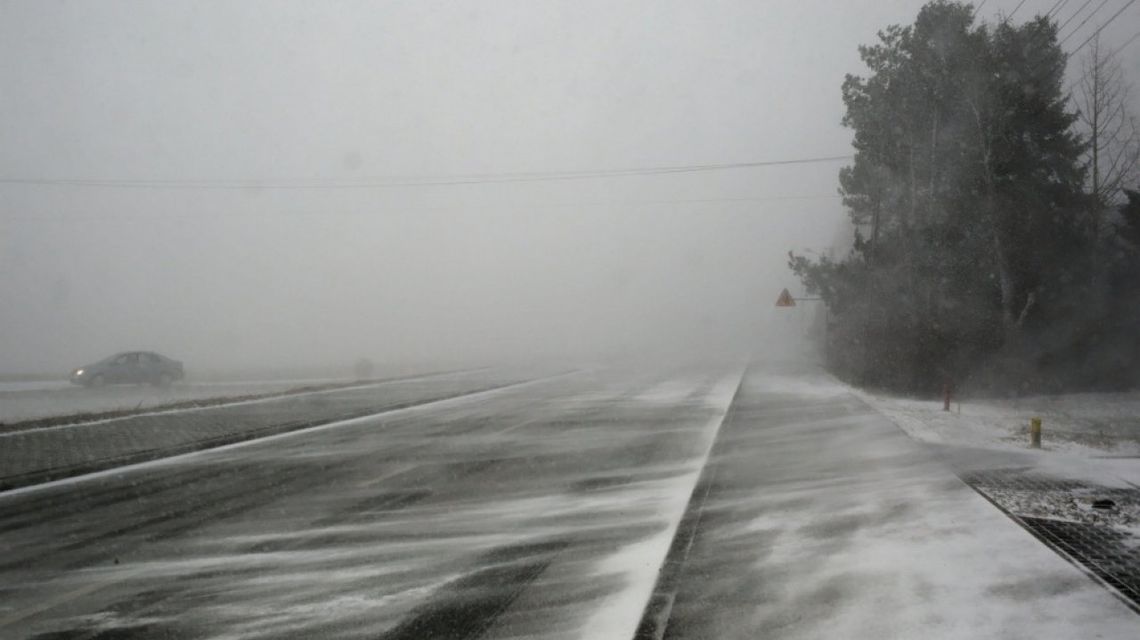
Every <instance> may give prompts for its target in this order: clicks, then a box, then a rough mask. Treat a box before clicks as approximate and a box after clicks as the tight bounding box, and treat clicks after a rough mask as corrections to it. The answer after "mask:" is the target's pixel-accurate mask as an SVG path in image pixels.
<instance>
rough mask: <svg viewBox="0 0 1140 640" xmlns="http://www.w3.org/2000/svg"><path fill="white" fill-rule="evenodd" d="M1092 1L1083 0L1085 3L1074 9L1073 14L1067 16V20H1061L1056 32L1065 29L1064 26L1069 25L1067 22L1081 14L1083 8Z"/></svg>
mask: <svg viewBox="0 0 1140 640" xmlns="http://www.w3.org/2000/svg"><path fill="white" fill-rule="evenodd" d="M1092 3H1093V0H1085V3H1084V4H1082V5H1081V6H1080V8H1079V9H1077V10H1076V11H1074V12H1073V15H1071V16H1069V19H1068V20H1066V21H1064V22H1062V23H1061V26H1059V27H1057V33H1060V32H1061V31H1063V30H1064V29H1065V27H1067V26H1069V23H1070V22H1072V21H1073V19H1074V18H1076V17H1077V16H1079V15H1081V12H1082V11H1084V10H1085V7H1087V6H1089V5H1090V4H1092Z"/></svg>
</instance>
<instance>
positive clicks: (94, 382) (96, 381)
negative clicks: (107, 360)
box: [87, 373, 107, 389]
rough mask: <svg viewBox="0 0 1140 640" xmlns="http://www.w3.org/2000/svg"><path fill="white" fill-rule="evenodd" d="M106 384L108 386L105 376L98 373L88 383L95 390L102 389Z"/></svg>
mask: <svg viewBox="0 0 1140 640" xmlns="http://www.w3.org/2000/svg"><path fill="white" fill-rule="evenodd" d="M106 384H107V379H106V378H104V377H103V374H101V373H97V374H95V375H94V376H91V380H89V381H88V382H87V386H89V387H92V388H95V389H99V388H102V387H103V386H104V385H106Z"/></svg>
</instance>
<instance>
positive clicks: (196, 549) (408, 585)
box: [0, 366, 741, 640]
mask: <svg viewBox="0 0 1140 640" xmlns="http://www.w3.org/2000/svg"><path fill="white" fill-rule="evenodd" d="M740 373H741V372H740V369H739V368H738V367H730V366H726V367H722V368H702V369H692V370H678V371H671V372H654V373H641V374H634V373H631V372H607V373H596V372H595V373H592V372H581V373H578V374H574V375H569V376H563V377H560V378H556V379H540V380H536V381H535V382H533V383H530V384H524V385H520V386H513V387H509V388H505V389H498V390H493V391H489V392H481V393H473V394H471V395H467V396H461V397H457V398H451V399H447V400H443V401H437V402H430V403H428V404H425V405H421V406H418V407H411V408H404V409H400V410H397V411H390V412H386V413H383V414H380V415H376V416H373V417H364V418H358V419H354V420H348V421H343V422H339V423H333V424H330V425H325V426H320V427H315V428H312V429H307V430H302V431H298V432H293V433H289V434H285V435H278V436H274V437H270V438H266V439H261V440H256V441H252V442H246V443H241V444H237V445H230V446H226V447H222V448H217V449H212V450H209V451H202V452H196V453H191V454H187V455H182V456H178V457H174V458H169V459H164V460H158V461H152V462H147V463H144V464H140V465H135V466H133V467H127V468H122V469H116V470H112V471H104V472H101V473H97V474H93V475H89V476H81V477H78V478H72V479H68V480H62V481H59V482H54V483H49V484H46V485H40V486H35V487H25V488H23V489H17V490H15V491H9V492H7V493H5V494H0V638H37V639H40V640H46V639H69V640H75V639H80V638H83V639H94V638H152V637H161V638H199V637H211V638H315V637H319V638H388V639H402V638H506V637H513V638H518V637H543V638H559V637H566V638H571V637H575V638H578V637H587V638H604V637H623V638H629V637H632V636H633V634H634V632H635V630H636V627H637V624H638V622H639V619H640V617H641V614H642V612H643V605H644V603H645V602H646V600H647V599H648V597H649V593H650V591H651V590H652V588H653V584H654V581H655V579H656V576H657V573H658V569H659V567H660V566H661V563H662V561H663V560H664V558H665V554H666V553H667V551H668V547H669V544H670V542H671V541H672V540H673V538H674V534H675V532H676V527H677V525H678V523H679V521H680V519H681V515H682V514H683V512H684V510H685V508H686V505H687V504H688V501H689V497H690V494H691V493H692V489H693V487H694V486H695V485H696V482H697V479H698V477H699V475H700V472H701V469H702V468H703V467H704V465H705V462H706V460H707V456H708V454H709V450H710V448H711V446H712V443H713V441H714V439H715V435H716V432H717V430H718V429H719V427H720V425H721V423H722V420H723V417H724V415H725V412H726V410H727V408H728V406H729V403H730V401H731V398H732V396H733V393H734V392H735V390H736V388H737V386H738V383H739V380H740Z"/></svg>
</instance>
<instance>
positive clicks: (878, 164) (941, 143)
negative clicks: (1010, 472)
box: [789, 0, 1140, 393]
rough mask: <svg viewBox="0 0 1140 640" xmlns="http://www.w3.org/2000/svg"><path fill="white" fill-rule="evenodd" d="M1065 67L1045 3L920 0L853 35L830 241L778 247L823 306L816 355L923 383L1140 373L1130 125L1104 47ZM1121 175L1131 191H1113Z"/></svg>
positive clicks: (1105, 379)
mask: <svg viewBox="0 0 1140 640" xmlns="http://www.w3.org/2000/svg"><path fill="white" fill-rule="evenodd" d="M1092 45H1093V46H1092V47H1091V48H1090V49H1089V51H1088V52H1087V53H1086V54H1085V58H1084V64H1083V65H1082V66H1081V74H1080V76H1079V81H1078V82H1077V83H1076V84H1075V86H1073V87H1070V86H1068V85H1066V83H1065V72H1066V68H1067V66H1068V64H1069V63H1070V60H1069V57H1068V55H1067V54H1066V53H1065V51H1064V50H1063V49H1062V48H1061V46H1060V44H1059V43H1058V28H1057V24H1056V22H1054V21H1053V20H1051V19H1049V18H1048V17H1045V16H1038V17H1035V18H1033V19H1030V20H1028V21H1026V22H1024V23H1022V24H1013V23H1012V22H1010V21H1008V20H1002V21H1000V22H998V23H996V24H989V23H985V22H981V21H978V20H977V19H976V16H975V11H974V8H973V6H972V5H970V4H966V3H960V2H950V1H946V0H936V1H934V2H930V3H929V4H927V5H925V6H924V7H923V8H922V9H921V10H920V11H919V14H918V16H917V18H916V20H915V22H914V24H912V25H909V26H899V25H894V26H890V27H887V28H886V29H885V30H883V31H881V32H880V33H879V39H878V42H877V43H875V44H872V45H868V46H863V47H860V50H859V53H860V56H861V58H862V60H863V62H864V63H865V64H866V66H867V68H868V72H867V74H866V75H864V76H856V75H848V76H847V78H846V79H845V81H844V82H843V86H842V96H843V101H844V103H845V105H846V115H845V116H844V118H843V124H844V125H845V126H846V127H849V128H850V129H851V130H852V131H853V133H854V141H853V145H854V148H855V157H854V161H853V162H852V164H850V165H849V166H846V167H844V168H843V169H842V170H841V171H840V174H839V192H840V194H841V196H842V198H843V204H844V206H845V207H846V209H847V211H848V213H849V216H850V219H851V222H852V223H853V225H854V227H855V234H854V243H853V246H852V249H851V251H850V253H849V254H848V255H846V256H845V257H843V258H840V259H831V258H827V257H824V258H821V259H818V260H811V259H808V258H807V257H805V256H797V255H794V254H789V266H790V267H791V269H792V270H793V272H794V273H795V274H796V275H798V276H799V278H800V279H801V280H802V281H803V283H804V285H805V286H806V288H807V289H808V290H809V291H810V292H812V293H814V294H818V295H820V296H821V297H822V298H823V299H824V301H825V303H826V304H827V305H828V307H829V310H830V314H829V316H830V320H829V322H828V328H827V332H826V347H825V353H826V358H827V364H828V366H829V367H830V368H831V369H832V370H833V371H834V372H835V373H836V374H838V375H839V376H840V377H843V378H845V379H848V380H850V381H852V382H855V383H856V384H861V385H865V386H878V387H885V388H891V389H896V390H900V391H906V392H912V393H922V392H930V391H933V390H935V389H938V388H941V386H942V385H943V384H945V383H951V384H956V385H959V386H966V387H972V388H974V389H985V390H992V391H998V392H1006V391H1035V392H1050V391H1061V390H1075V389H1091V388H1098V389H1103V388H1127V387H1132V386H1135V385H1136V384H1137V383H1138V382H1140V193H1138V190H1140V173H1138V168H1137V160H1138V159H1140V134H1138V133H1137V127H1136V121H1135V118H1134V116H1133V115H1132V114H1133V106H1134V105H1133V103H1132V98H1131V95H1130V93H1129V87H1128V85H1127V82H1126V79H1125V78H1124V76H1123V73H1122V71H1121V69H1120V65H1119V62H1118V61H1117V60H1116V57H1115V53H1114V52H1112V51H1110V50H1108V49H1107V48H1105V47H1103V46H1101V43H1100V42H1099V40H1094V41H1093V42H1092ZM1130 189H1131V190H1130Z"/></svg>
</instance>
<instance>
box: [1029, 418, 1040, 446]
mask: <svg viewBox="0 0 1140 640" xmlns="http://www.w3.org/2000/svg"><path fill="white" fill-rule="evenodd" d="M1029 446H1030V447H1031V448H1033V449H1040V448H1041V418H1030V419H1029Z"/></svg>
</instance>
